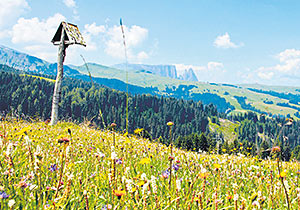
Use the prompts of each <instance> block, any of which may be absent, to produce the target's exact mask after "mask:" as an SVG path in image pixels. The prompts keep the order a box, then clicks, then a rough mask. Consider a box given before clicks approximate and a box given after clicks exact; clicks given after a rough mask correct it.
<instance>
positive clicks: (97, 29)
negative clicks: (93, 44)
mask: <svg viewBox="0 0 300 210" xmlns="http://www.w3.org/2000/svg"><path fill="white" fill-rule="evenodd" d="M84 28H85V31H86V32H87V33H90V34H92V35H94V36H97V35H98V34H99V33H104V32H105V31H106V29H105V26H104V25H99V26H97V25H96V23H95V22H93V23H92V24H86V25H85V26H84Z"/></svg>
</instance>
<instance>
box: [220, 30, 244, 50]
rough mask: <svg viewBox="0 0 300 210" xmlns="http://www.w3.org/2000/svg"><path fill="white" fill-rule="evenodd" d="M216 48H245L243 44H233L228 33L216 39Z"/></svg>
mask: <svg viewBox="0 0 300 210" xmlns="http://www.w3.org/2000/svg"><path fill="white" fill-rule="evenodd" d="M214 46H215V47H218V48H224V49H227V48H238V47H241V46H243V44H242V43H241V44H239V45H237V44H235V43H233V42H232V41H231V40H230V36H229V34H228V33H227V32H226V33H225V34H224V35H220V36H218V37H217V38H216V39H215V41H214Z"/></svg>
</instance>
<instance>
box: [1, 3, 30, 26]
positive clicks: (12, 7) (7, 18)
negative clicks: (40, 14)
mask: <svg viewBox="0 0 300 210" xmlns="http://www.w3.org/2000/svg"><path fill="white" fill-rule="evenodd" d="M28 9H30V7H29V5H28V3H27V1H26V0H1V1H0V28H2V27H5V26H8V25H10V24H11V23H12V22H14V21H15V20H16V19H17V18H18V17H19V16H20V15H21V14H22V13H24V12H25V11H26V10H28Z"/></svg>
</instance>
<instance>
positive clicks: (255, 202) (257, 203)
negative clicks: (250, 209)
mask: <svg viewBox="0 0 300 210" xmlns="http://www.w3.org/2000/svg"><path fill="white" fill-rule="evenodd" d="M252 205H253V206H257V208H258V209H259V208H260V204H259V202H258V201H253V203H252Z"/></svg>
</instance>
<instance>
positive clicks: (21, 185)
mask: <svg viewBox="0 0 300 210" xmlns="http://www.w3.org/2000/svg"><path fill="white" fill-rule="evenodd" d="M16 186H17V187H19V188H23V189H24V188H26V187H27V186H28V184H27V183H26V182H25V181H24V180H21V181H20V182H19V183H18V184H16Z"/></svg>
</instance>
